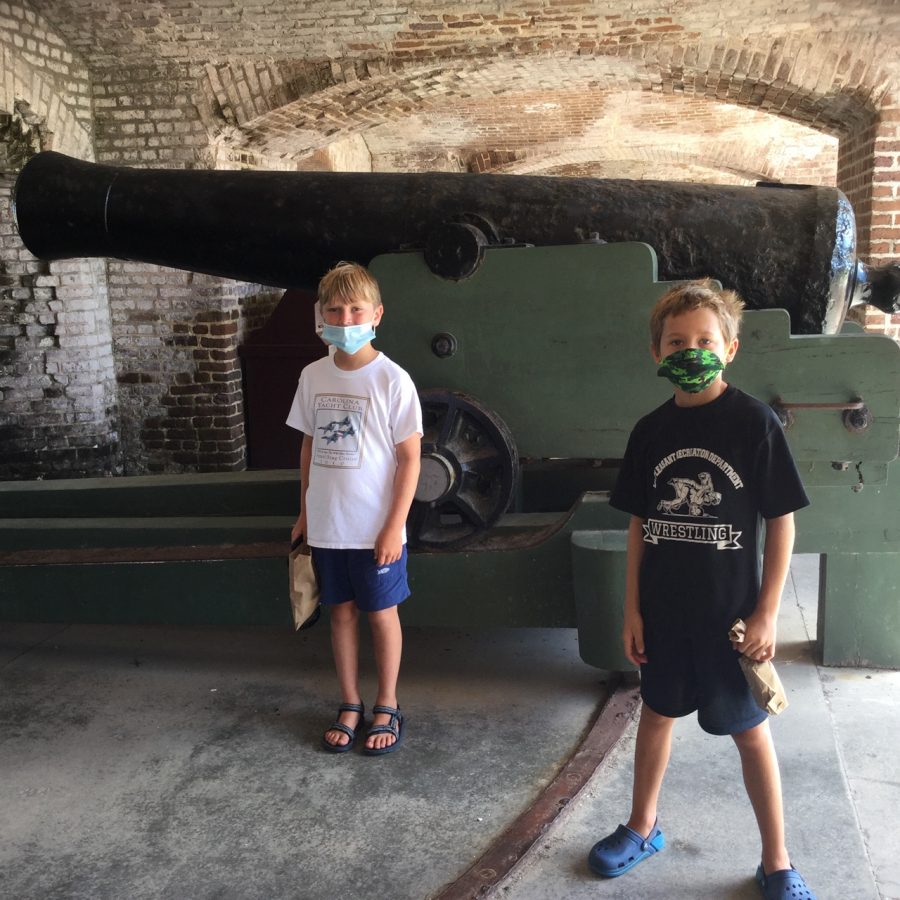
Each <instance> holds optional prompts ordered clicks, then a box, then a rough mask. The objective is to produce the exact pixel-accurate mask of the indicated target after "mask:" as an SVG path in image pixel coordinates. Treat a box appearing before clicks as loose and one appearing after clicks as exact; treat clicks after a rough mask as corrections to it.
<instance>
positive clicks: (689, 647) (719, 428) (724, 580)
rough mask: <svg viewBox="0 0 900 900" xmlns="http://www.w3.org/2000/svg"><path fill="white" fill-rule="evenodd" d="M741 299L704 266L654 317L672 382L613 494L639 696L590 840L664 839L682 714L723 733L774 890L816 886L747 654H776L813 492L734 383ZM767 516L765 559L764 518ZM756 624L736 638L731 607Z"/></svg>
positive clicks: (801, 893) (661, 358)
mask: <svg viewBox="0 0 900 900" xmlns="http://www.w3.org/2000/svg"><path fill="white" fill-rule="evenodd" d="M742 310H743V303H742V301H741V300H740V299H739V298H738V297H737V295H736V294H734V292H732V291H723V290H721V289H719V288H717V287H716V286H715V283H714V282H712V281H710V280H704V281H699V282H690V283H687V284H684V285H680V286H679V287H677V288H674V289H673V290H671V291H669V292H668V293H666V294H665V295H664V296H663V297H662V298H661V299H660V300H659V302H658V303H657V305H656V307H655V308H654V310H653V312H652V314H651V319H650V331H651V353H652V355H653V358H654V360H655V361H656V363H657V365H659V367H660V368H659V373H658V374H660V375H663V376H665V377H667V378H669V379H670V380H671V381H672V382H673V384H674V385H675V394H674V396H673V397H672V399H670V400H669V401H667V402H666V403H664V404H663V405H662V406H660V407H658V408H657V409H656V410H654V411H653V412H652V413H650V414H649V415H647V416H645V417H644V418H643V419H641V420H640V421H639V422H638V423H637V425H636V426H635V428H634V430H633V432H632V433H631V437H630V438H629V441H628V448H627V450H626V452H625V460H624V463H623V466H622V470H621V472H620V474H619V478H618V481H617V483H616V486H615V489H614V491H613V494H612V498H611V501H610V502H611V503H612V505H613V506H614V507H616V508H617V509H621V510H623V511H624V512H627V513H630V514H631V520H630V524H629V532H628V562H627V578H626V589H625V625H624V633H623V639H624V644H625V653H626V655H627V657H628V658H629V659H630V660H631V661H632V662H633V663H634V664H635V665H638V666H640V668H641V697H642V699H643V708H642V711H641V719H640V724H639V727H638V733H637V742H636V746H635V770H634V789H633V797H632V807H631V815H630V817H629V819H628V823H627V825H620V826H619V827H618V828H617V829H616V831H615V832H613V834H611V835H609V836H608V837H606V838H604V839H603V840H602V841H600V842H599V843H597V844H596V845H595V846H594V847H593V849H592V850H591V853H590V857H589V862H590V866H591V868H592V869H593V871H595V872H596V873H597V874H599V875H603V876H605V877H615V876H617V875H621V874H624V873H625V872H627V871H628V870H629V869H631V868H633V867H634V866H635V865H637V864H638V863H639V862H641V861H642V860H643V859H646V858H647V857H649V856H651V855H653V854H654V853H656V852H657V851H659V850H661V849H662V848H663V846H664V840H663V835H662V832H661V831H660V829H659V826H658V823H657V800H658V797H659V792H660V788H661V786H662V780H663V776H664V775H665V771H666V767H667V765H668V761H669V755H670V751H671V744H672V728H673V725H674V722H675V719H676V718H678V717H680V716H685V715H688V714H689V713H692V712H694V711H697V714H698V721H699V723H700V727H701V728H703V729H704V730H705V731H707V732H709V733H710V734H717V735H725V734H729V735H731V736H732V738H733V739H734V742H735V744H736V745H737V747H738V751H739V752H740V756H741V765H742V770H743V774H744V783H745V786H746V788H747V793H748V795H749V797H750V802H751V804H752V806H753V810H754V813H755V815H756V819H757V823H758V825H759V831H760V837H761V839H762V860H761V863H760V865H759V868H758V870H757V873H756V879H757V882H758V883H759V886H760V889H761V890H762V893H763V895H764V896H765V897H767V898H774V897H779V898H781V897H785V896H790V897H795V898H797V900H800V898H805V900H808V898H812V897H813V894H812V892H811V891H810V890H809V889H808V888H807V886H806V884H805V882H804V881H803V878H802V877H801V876H800V874H799V872H797V871H796V870H795V869H794V868H793V867H792V865H791V862H790V858H789V856H788V852H787V848H786V846H785V836H784V815H783V808H782V798H781V780H780V775H779V770H778V761H777V758H776V756H775V749H774V746H773V743H772V737H771V734H770V732H769V726H768V722H767V717H766V713H765V712H764V711H763V710H762V709H760V708H759V706H757V705H756V703H755V702H754V700H753V697H752V695H751V694H750V690H749V688H748V686H747V682H746V679H745V677H744V674H743V671H742V669H741V668H740V665H739V657H740V653H741V652H743V653H744V654H745V655H746V656H748V657H750V658H752V659H755V660H771V659H772V658H773V657H774V655H775V641H776V624H777V617H778V608H779V605H780V603H781V593H782V590H783V588H784V583H785V579H786V577H787V573H788V567H789V564H790V558H791V552H792V549H793V542H794V519H793V513H794V511H795V510H797V509H801V508H802V507H804V506H806V505H807V504H808V503H809V501H808V499H807V497H806V493H805V492H804V490H803V485H802V483H801V481H800V477H799V475H798V473H797V468H796V466H795V465H794V462H793V460H792V458H791V455H790V451H789V449H788V446H787V442H786V440H785V437H784V433H783V431H782V427H781V424H780V422H779V421H778V419H777V417H776V416H775V414H774V412H773V411H772V410H771V409H770V408H769V407H768V406H766V405H765V404H763V403H761V402H760V401H758V400H756V399H754V398H753V397H750V396H748V395H747V394H744V393H743V392H741V391H739V390H738V389H737V388H735V387H732V386H730V385H727V384H726V383H725V381H723V379H722V370H723V369H724V367H725V366H726V365H727V364H728V363H730V362H731V361H732V360H733V359H734V356H735V354H736V353H737V349H738V337H737V335H738V330H739V327H740V320H741V314H742ZM761 519H764V520H765V544H764V550H763V554H762V573H761V575H760V567H759V549H758V547H759V545H758V537H759V535H760V532H759V525H760V522H761ZM738 617H740V618H743V619H744V620H745V622H746V625H747V631H746V636H745V638H744V641H743V642H742V643H741V644H740V645H739V648H738V645H735V644H733V643H732V641H731V640H729V637H728V632H729V630H730V628H731V625H732V623H733V622H734V620H735V619H736V618H738Z"/></svg>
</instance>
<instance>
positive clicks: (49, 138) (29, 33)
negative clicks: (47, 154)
mask: <svg viewBox="0 0 900 900" xmlns="http://www.w3.org/2000/svg"><path fill="white" fill-rule="evenodd" d="M16 110H18V111H20V112H21V113H22V114H23V115H24V116H25V117H26V118H27V119H28V120H29V124H34V125H40V130H41V135H42V141H41V143H42V146H41V149H44V150H50V149H55V150H60V151H62V152H64V153H70V154H72V155H73V156H79V157H82V158H86V159H90V158H92V153H93V148H92V145H91V127H92V111H91V92H90V76H89V74H88V70H87V68H86V66H85V64H84V62H83V61H82V59H81V58H80V56H79V55H78V54H77V53H75V52H73V51H72V50H71V49H70V48H69V47H68V46H67V44H66V42H65V39H64V38H63V37H62V36H61V35H60V33H59V31H58V30H57V29H56V28H55V27H53V25H51V23H50V20H49V19H47V18H46V17H45V16H43V15H40V14H39V13H37V12H36V11H35V9H34V8H33V7H32V6H30V5H29V4H26V3H15V2H2V0H0V111H2V112H5V113H7V114H9V113H12V112H14V111H16Z"/></svg>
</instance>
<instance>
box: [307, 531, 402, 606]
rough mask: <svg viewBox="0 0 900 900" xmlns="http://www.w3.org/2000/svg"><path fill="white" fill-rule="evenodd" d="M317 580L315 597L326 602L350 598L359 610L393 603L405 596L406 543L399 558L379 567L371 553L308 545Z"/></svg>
mask: <svg viewBox="0 0 900 900" xmlns="http://www.w3.org/2000/svg"><path fill="white" fill-rule="evenodd" d="M310 549H311V550H312V558H313V563H314V564H315V567H316V576H317V577H318V579H319V599H320V600H321V602H322V603H324V604H326V605H329V604H331V605H334V604H337V603H346V602H347V601H348V600H354V601H355V602H356V605H357V607H358V608H359V609H361V610H362V611H363V612H378V611H379V610H381V609H389V608H390V607H392V606H397V605H398V604H399V603H402V602H403V601H404V600H405V599H406V598H407V597H408V596H409V582H408V581H407V578H406V544H404V545H403V552H402V553H401V555H400V559H398V560H397V561H396V562H393V563H390V565H385V566H379V565H378V564H377V563H376V562H375V552H374V551H373V550H372V549H371V548H370V549H368V550H332V549H329V548H326V547H312V548H310Z"/></svg>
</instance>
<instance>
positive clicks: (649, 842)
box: [588, 825, 666, 878]
mask: <svg viewBox="0 0 900 900" xmlns="http://www.w3.org/2000/svg"><path fill="white" fill-rule="evenodd" d="M665 846H666V839H665V838H664V837H663V833H662V832H661V831H660V830H659V827H658V826H656V825H654V826H653V830H652V831H651V832H650V834H649V835H648V836H647V837H646V838H643V837H641V835H639V834H638V833H637V832H636V831H632V830H631V829H630V828H629V827H628V826H627V825H620V826H619V827H618V828H617V829H616V830H615V831H614V832H613V833H612V834H611V835H609V837H605V838H603V840H602V841H598V842H597V843H596V844H594V846H593V847H592V848H591V852H590V854H589V856H588V865H589V866H590V867H591V871H592V872H595V873H596V874H597V875H602V876H603V877H604V878H615V877H616V876H617V875H624V874H625V873H626V872H627V871H628V870H629V869H633V868H634V867H635V866H636V865H637V864H638V863H639V862H641V860H644V859H646V858H647V857H648V856H653V854H654V853H659V851H660V850H662V848H663V847H665Z"/></svg>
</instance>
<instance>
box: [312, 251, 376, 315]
mask: <svg viewBox="0 0 900 900" xmlns="http://www.w3.org/2000/svg"><path fill="white" fill-rule="evenodd" d="M318 297H319V308H320V309H324V307H325V306H326V305H327V304H329V303H334V302H338V303H343V304H348V303H353V301H354V300H368V301H369V303H371V304H372V306H374V307H375V308H376V309H377V308H378V307H379V306H381V291H380V290H379V289H378V282H377V281H376V280H375V279H374V278H373V277H372V275H371V274H370V273H369V270H368V269H367V268H366V267H365V266H361V265H360V264H359V263H354V262H344V261H341V262H339V263H338V264H337V265H336V266H335V267H334V268H333V269H329V270H328V271H327V272H326V273H325V274H324V275H323V276H322V280H321V281H320V282H319V291H318Z"/></svg>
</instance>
